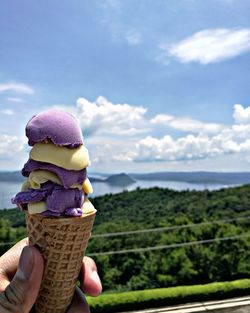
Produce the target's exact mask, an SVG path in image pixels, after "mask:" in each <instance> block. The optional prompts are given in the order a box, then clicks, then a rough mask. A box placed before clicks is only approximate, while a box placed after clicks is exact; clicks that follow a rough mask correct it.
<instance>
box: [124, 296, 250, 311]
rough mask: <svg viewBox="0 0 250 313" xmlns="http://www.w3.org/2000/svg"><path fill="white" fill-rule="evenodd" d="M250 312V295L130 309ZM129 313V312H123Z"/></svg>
mask: <svg viewBox="0 0 250 313" xmlns="http://www.w3.org/2000/svg"><path fill="white" fill-rule="evenodd" d="M195 312H198V313H199V312H201V313H202V312H210V313H250V296H247V297H240V298H232V299H225V300H217V301H206V302H195V303H187V304H182V305H177V306H171V307H165V308H156V309H147V310H142V311H130V313H195ZM123 313H128V312H123Z"/></svg>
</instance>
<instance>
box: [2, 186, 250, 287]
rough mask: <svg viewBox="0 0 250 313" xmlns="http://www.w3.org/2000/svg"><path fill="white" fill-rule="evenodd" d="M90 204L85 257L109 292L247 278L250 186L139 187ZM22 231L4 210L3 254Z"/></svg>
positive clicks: (21, 222) (18, 217)
mask: <svg viewBox="0 0 250 313" xmlns="http://www.w3.org/2000/svg"><path fill="white" fill-rule="evenodd" d="M91 202H92V203H93V204H94V206H95V207H96V209H97V211H98V212H97V216H96V220H95V225H94V229H93V232H92V237H91V239H90V241H89V246H88V249H87V255H90V256H92V257H93V258H94V259H95V261H96V263H97V266H98V270H99V275H100V277H101V279H102V282H103V287H104V291H106V292H114V291H116V292H117V291H129V290H142V289H151V288H163V287H170V286H177V285H195V284H205V283H209V282H215V281H230V280H236V279H240V278H250V249H249V246H250V232H249V226H250V185H243V186H240V187H235V188H225V189H220V190H218V191H209V190H204V191H194V190H190V191H189V190H187V191H174V190H170V189H162V188H151V189H139V188H138V189H136V190H134V191H130V192H128V191H125V192H122V193H119V194H107V195H104V196H100V197H95V198H92V199H91ZM25 232H26V230H25V217H24V213H23V212H19V211H18V210H17V209H7V210H0V254H3V253H4V252H5V251H6V250H7V249H8V248H9V247H10V246H11V245H13V242H16V241H18V240H19V239H21V238H23V237H25ZM1 243H2V244H1Z"/></svg>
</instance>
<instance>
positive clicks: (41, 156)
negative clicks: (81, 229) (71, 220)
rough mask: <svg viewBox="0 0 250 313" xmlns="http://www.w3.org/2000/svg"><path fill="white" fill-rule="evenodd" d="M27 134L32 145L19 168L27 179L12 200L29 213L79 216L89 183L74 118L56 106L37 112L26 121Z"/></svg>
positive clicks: (84, 149)
mask: <svg viewBox="0 0 250 313" xmlns="http://www.w3.org/2000/svg"><path fill="white" fill-rule="evenodd" d="M26 136H27V137H28V140H29V145H31V146H33V147H32V149H31V151H30V157H29V160H28V161H27V163H26V164H24V167H23V169H22V175H23V176H25V177H27V180H26V181H25V183H24V184H23V187H22V191H21V192H19V193H18V194H17V195H15V196H14V197H13V198H12V203H13V204H16V205H18V207H19V208H20V209H22V210H27V211H28V212H29V213H30V214H42V215H44V216H58V217H59V216H81V215H82V208H84V201H85V200H86V196H87V195H88V194H89V193H91V192H92V186H91V184H90V181H89V180H88V178H87V170H86V167H87V166H88V165H89V164H90V161H89V155H88V150H87V149H86V147H85V146H84V144H83V139H82V133H81V129H80V127H79V125H78V123H77V121H76V119H75V118H74V117H73V116H72V115H71V114H69V113H66V112H64V111H61V110H57V109H51V110H48V111H45V112H42V113H39V114H37V115H35V116H33V117H32V118H31V120H30V121H29V122H28V124H27V126H26Z"/></svg>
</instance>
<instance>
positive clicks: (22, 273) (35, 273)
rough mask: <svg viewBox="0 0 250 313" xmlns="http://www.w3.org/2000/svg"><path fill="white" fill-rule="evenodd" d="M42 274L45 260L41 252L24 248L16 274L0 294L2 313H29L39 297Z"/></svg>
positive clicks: (32, 248)
mask: <svg viewBox="0 0 250 313" xmlns="http://www.w3.org/2000/svg"><path fill="white" fill-rule="evenodd" d="M42 274H43V259H42V256H41V254H40V253H39V251H38V250H37V249H36V248H35V247H25V248H23V251H22V254H21V256H20V260H19V264H18V268H17V271H16V274H15V276H14V278H13V280H12V281H11V282H10V284H9V285H8V286H7V288H6V289H5V291H4V292H3V293H1V294H0V312H4V313H9V312H22V313H28V312H29V311H30V310H31V308H32V306H33V304H34V302H35V300H36V297H37V295H38V291H39V288H40V284H41V280H42ZM1 308H2V310H1Z"/></svg>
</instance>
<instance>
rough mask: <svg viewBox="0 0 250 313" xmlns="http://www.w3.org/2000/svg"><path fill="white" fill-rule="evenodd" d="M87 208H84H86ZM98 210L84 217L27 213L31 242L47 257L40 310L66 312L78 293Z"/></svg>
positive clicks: (46, 312)
mask: <svg viewBox="0 0 250 313" xmlns="http://www.w3.org/2000/svg"><path fill="white" fill-rule="evenodd" d="M83 212H84V211H83ZM95 214H96V210H94V208H93V210H92V211H91V210H90V211H88V212H85V213H83V215H82V216H81V217H60V218H58V217H57V218H53V217H44V216H42V215H41V214H32V215H31V214H29V213H26V223H27V230H28V237H29V243H30V245H35V246H36V247H37V248H38V249H39V250H40V252H41V254H42V256H43V258H44V265H45V266H44V274H43V279H42V284H41V287H40V291H39V295H38V298H37V300H36V303H35V312H36V313H65V312H66V310H67V308H68V306H69V304H70V302H71V300H72V297H73V294H74V290H75V285H76V281H77V278H78V276H79V272H80V270H81V265H82V258H83V256H84V253H85V249H86V247H87V244H88V240H89V237H90V235H91V230H92V226H93V223H94V218H95Z"/></svg>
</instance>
